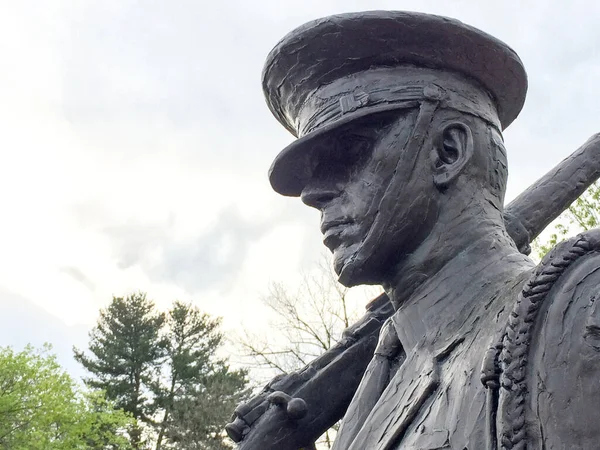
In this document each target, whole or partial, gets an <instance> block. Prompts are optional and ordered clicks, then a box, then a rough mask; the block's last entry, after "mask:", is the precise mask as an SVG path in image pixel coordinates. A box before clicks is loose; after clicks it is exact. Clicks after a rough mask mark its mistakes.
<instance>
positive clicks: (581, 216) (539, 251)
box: [532, 181, 600, 259]
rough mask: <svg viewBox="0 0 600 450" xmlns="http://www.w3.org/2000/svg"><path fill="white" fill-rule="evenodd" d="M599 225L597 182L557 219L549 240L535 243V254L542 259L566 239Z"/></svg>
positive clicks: (599, 183)
mask: <svg viewBox="0 0 600 450" xmlns="http://www.w3.org/2000/svg"><path fill="white" fill-rule="evenodd" d="M599 225H600V182H598V181H597V182H595V183H594V184H592V185H591V186H590V187H589V188H588V189H587V190H586V191H585V192H584V193H583V194H582V195H581V196H580V197H579V198H578V199H577V200H575V201H574V202H573V204H572V205H571V206H569V208H568V209H567V210H566V211H565V212H563V213H562V214H561V215H560V216H559V217H558V219H556V221H555V225H554V227H553V229H552V231H551V233H550V237H549V238H547V239H546V240H545V241H542V240H541V239H540V238H538V239H536V240H535V241H534V242H533V244H532V249H533V254H534V255H535V256H537V257H538V258H539V259H541V258H543V257H544V255H545V254H546V253H548V252H549V251H550V250H551V249H552V248H553V247H554V246H555V245H556V244H558V243H559V242H561V241H563V240H564V239H567V238H568V237H570V236H573V235H575V234H577V233H581V232H582V231H586V230H590V229H592V228H596V227H598V226H599Z"/></svg>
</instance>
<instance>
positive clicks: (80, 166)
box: [0, 0, 600, 366]
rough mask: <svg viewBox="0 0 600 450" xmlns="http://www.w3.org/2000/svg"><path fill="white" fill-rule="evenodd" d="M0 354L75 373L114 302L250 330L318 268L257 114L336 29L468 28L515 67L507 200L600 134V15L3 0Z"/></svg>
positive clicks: (493, 6)
mask: <svg viewBox="0 0 600 450" xmlns="http://www.w3.org/2000/svg"><path fill="white" fill-rule="evenodd" d="M0 5H1V7H0V130H1V133H0V140H1V141H0V142H1V147H0V148H1V151H2V164H1V165H0V192H2V200H3V203H2V205H3V220H2V222H1V224H0V306H1V309H0V312H1V317H0V345H23V343H25V342H33V343H34V344H36V345H40V344H41V343H42V342H44V341H50V342H53V343H54V344H55V346H56V348H57V351H58V352H59V354H60V355H61V361H62V362H63V363H64V364H65V365H67V366H69V365H70V363H68V362H67V360H68V359H69V358H70V347H71V345H72V344H74V343H75V344H77V345H80V346H82V345H85V342H86V332H87V330H88V329H89V327H90V326H92V325H93V323H94V322H95V319H96V316H97V313H98V309H99V308H101V307H103V306H105V305H106V304H107V303H108V302H109V301H110V299H111V297H112V295H118V296H120V295H125V294H127V293H129V292H131V291H134V290H142V291H146V292H148V294H149V296H150V297H151V298H153V299H154V300H155V301H156V302H157V304H158V305H159V306H160V307H166V306H167V305H168V304H169V303H170V302H171V301H172V300H173V299H176V298H177V299H180V300H186V301H193V302H195V303H196V304H197V305H199V306H200V307H201V308H202V309H204V310H206V311H207V312H209V313H211V314H215V315H220V316H223V317H224V320H225V326H226V327H227V328H231V329H233V328H237V327H239V326H242V325H244V326H246V327H251V324H250V322H251V321H252V319H253V318H256V317H257V316H259V315H260V314H261V311H262V310H261V308H262V305H261V303H260V301H259V297H260V295H261V293H264V292H265V290H266V287H267V285H268V283H269V281H271V280H279V281H284V282H289V283H294V280H295V279H296V277H297V275H298V274H299V273H300V272H301V271H302V270H307V269H309V268H310V267H312V265H313V264H314V263H315V261H316V260H317V258H318V255H319V253H320V252H321V246H322V244H321V242H320V241H321V237H320V235H319V232H318V220H319V219H318V214H317V213H316V211H311V210H310V209H309V208H307V207H305V206H304V205H302V204H301V202H300V201H299V200H297V199H287V198H283V197H279V196H278V195H276V194H275V193H274V192H273V191H272V190H271V188H270V186H269V183H268V180H267V177H266V173H267V169H268V168H269V166H270V163H271V161H272V159H273V157H274V156H275V155H276V154H277V152H278V151H279V150H280V149H281V148H283V147H284V146H285V145H286V144H288V143H289V142H290V141H291V140H292V136H291V135H289V134H288V133H287V132H286V131H285V130H284V129H283V127H281V126H280V125H279V124H278V122H277V121H276V120H275V119H274V118H272V117H271V115H270V113H269V111H268V109H267V107H266V105H265V102H264V100H263V97H262V91H261V87H260V74H261V69H262V64H263V62H264V59H265V56H266V55H267V53H268V52H269V50H270V49H271V48H272V47H273V45H274V44H275V43H276V42H277V41H278V40H279V39H280V38H281V37H282V36H283V35H284V34H286V33H287V32H289V31H290V30H292V29H293V28H294V27H296V26H298V25H301V24H302V23H304V22H306V21H308V20H311V19H315V18H318V17H322V16H325V15H329V14H333V13H339V12H345V11H360V10H365V9H406V10H419V11H423V12H429V13H435V14H441V15H446V16H451V17H455V18H457V19H460V20H462V21H463V22H466V23H469V24H471V25H474V26H476V27H478V28H481V29H482V30H484V31H487V32H488V33H490V34H492V35H494V36H496V37H498V38H500V39H502V40H504V41H505V42H507V43H508V44H509V45H510V46H512V47H513V48H514V49H515V50H516V51H517V53H518V54H519V55H520V56H521V58H522V60H523V61H524V63H525V67H526V69H527V71H528V74H529V82H530V88H529V96H528V100H527V102H526V104H525V108H524V110H523V112H522V114H521V116H520V117H519V118H518V119H517V121H516V122H515V123H514V124H513V125H512V126H511V127H510V128H509V129H508V130H507V132H506V134H505V137H506V143H507V148H508V152H509V169H510V178H509V193H508V199H509V200H510V198H512V197H514V196H515V195H516V194H518V193H519V192H520V191H522V190H523V189H524V188H525V187H527V186H528V185H529V184H530V183H532V182H533V181H535V180H536V179H537V178H538V177H540V176H542V175H543V174H544V173H545V172H546V171H548V170H549V169H550V168H551V167H552V166H554V165H555V164H556V163H558V162H559V161H560V160H562V159H563V158H564V157H566V156H567V155H568V154H569V153H570V152H572V151H573V150H575V149H576V148H577V147H578V146H579V145H580V144H582V143H583V142H584V141H585V140H586V139H587V138H588V137H589V136H590V135H591V134H593V133H596V132H598V131H600V120H599V118H600V93H599V92H598V90H599V88H598V80H599V79H600V51H599V45H600V27H599V26H598V23H600V3H598V2H592V1H571V2H569V3H568V4H567V2H563V1H556V0H555V1H548V0H545V1H518V2H517V1H514V2H510V1H504V2H482V1H447V0H446V1H422V0H421V1H418V2H417V1H398V0H396V1H376V0H370V1H348V0H343V1H324V0H320V1H308V0H304V1H302V2H288V1H284V0H271V1H262V2H261V1H242V0H240V1H227V0H221V1H219V2H210V3H209V2H203V1H201V0H195V1H187V0H178V1H167V0H163V1H158V0H157V1H150V0H149V1H144V2H142V1H134V0H116V1H108V0H98V1H93V0H76V1H61V0H46V1H31V0H18V1H16V0H0Z"/></svg>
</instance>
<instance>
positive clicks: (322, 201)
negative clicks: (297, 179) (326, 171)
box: [300, 182, 340, 209]
mask: <svg viewBox="0 0 600 450" xmlns="http://www.w3.org/2000/svg"><path fill="white" fill-rule="evenodd" d="M339 193H340V190H339V188H338V187H337V186H335V184H333V183H327V184H326V183H323V182H318V183H314V182H313V183H309V184H307V185H306V186H305V187H304V189H302V193H301V194H300V198H301V199H302V201H303V202H304V204H305V205H308V206H311V207H313V208H316V209H322V208H324V207H325V205H327V203H329V202H330V201H331V200H333V199H334V198H336V197H337V196H338V195H339Z"/></svg>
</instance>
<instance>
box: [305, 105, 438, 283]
mask: <svg viewBox="0 0 600 450" xmlns="http://www.w3.org/2000/svg"><path fill="white" fill-rule="evenodd" d="M415 117H416V111H412V112H407V111H404V112H398V111H396V112H394V113H393V114H390V113H387V114H385V115H381V114H380V115H377V116H369V117H368V118H366V119H361V120H360V121H355V122H352V123H351V124H349V125H347V126H345V127H344V128H343V129H340V130H339V132H336V133H335V134H336V135H335V136H334V137H332V138H331V139H330V140H329V142H326V143H325V144H324V145H325V147H324V148H323V149H321V151H318V152H315V155H316V156H315V158H316V159H315V161H314V162H313V165H314V166H315V169H314V171H313V175H312V177H311V179H310V180H309V182H308V183H307V185H306V186H305V188H304V189H303V191H302V195H301V198H302V201H303V202H304V203H306V204H307V205H309V206H312V207H314V208H317V209H319V210H320V211H321V232H322V233H323V236H324V239H323V242H324V244H325V245H326V246H327V247H328V248H329V250H331V251H332V252H333V255H334V268H335V270H336V272H337V273H338V275H339V274H341V273H342V271H343V269H344V267H345V266H347V265H348V264H350V263H353V261H354V262H355V260H356V259H357V256H358V255H359V251H361V247H362V246H363V245H364V242H365V239H366V238H367V236H368V234H369V233H370V232H373V231H375V232H377V233H380V232H382V233H383V235H382V237H383V238H382V239H380V243H381V245H378V246H379V247H380V248H375V249H373V251H371V250H370V249H369V250H368V252H369V253H374V252H376V253H377V258H370V257H369V258H366V259H368V260H369V261H368V262H365V265H368V267H361V268H360V271H359V272H360V273H361V275H360V276H357V277H354V278H356V279H351V280H346V281H344V284H347V285H356V284H376V283H381V282H382V277H383V273H382V272H383V271H385V270H386V267H388V268H389V264H394V263H396V262H397V261H394V260H393V259H394V258H396V259H397V258H401V255H402V252H403V250H405V251H409V250H410V249H411V248H412V247H413V246H414V245H417V244H418V239H419V235H420V231H422V230H419V224H420V223H421V224H422V223H424V222H425V220H424V219H423V217H422V215H423V214H424V215H425V216H427V214H428V212H427V209H428V207H429V205H424V206H423V205H421V204H420V203H419V202H418V201H415V200H416V199H417V200H418V199H422V198H424V195H423V194H425V197H427V194H428V191H429V190H431V189H432V187H433V183H432V182H431V177H428V176H427V175H426V174H424V172H426V171H427V170H428V169H429V164H428V163H427V161H428V159H427V158H426V157H423V155H421V157H419V158H418V159H417V162H416V165H415V167H414V168H413V169H412V172H411V174H409V176H408V177H407V178H409V179H407V180H396V179H395V178H397V177H398V176H395V170H396V166H397V164H398V161H399V157H400V154H401V150H402V148H403V147H404V144H405V143H406V141H407V139H408V138H409V136H410V134H411V131H412V127H413V124H414V119H415ZM421 153H423V152H421ZM413 175H416V176H413ZM397 181H400V182H402V181H406V186H405V188H403V190H402V195H401V197H400V198H398V199H397V202H394V204H395V210H394V211H379V205H380V202H381V199H382V198H383V196H384V193H385V191H386V188H387V187H388V185H389V184H390V182H397ZM421 206H423V207H422V208H421ZM380 214H392V215H393V223H394V225H398V224H399V226H397V227H396V226H394V227H390V229H387V230H372V228H373V224H374V223H375V219H376V217H377V216H378V215H380ZM363 253H364V249H363ZM367 256H370V255H367ZM358 259H360V260H363V259H365V255H362V256H361V257H360V258H358ZM374 259H375V260H374ZM361 264H362V263H361Z"/></svg>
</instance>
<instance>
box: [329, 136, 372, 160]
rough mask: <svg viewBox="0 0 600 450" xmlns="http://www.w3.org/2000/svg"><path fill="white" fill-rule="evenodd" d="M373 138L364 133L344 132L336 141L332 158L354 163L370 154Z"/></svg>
mask: <svg viewBox="0 0 600 450" xmlns="http://www.w3.org/2000/svg"><path fill="white" fill-rule="evenodd" d="M372 144H373V142H372V140H371V139H370V138H369V137H368V136H365V135H363V134H355V133H343V134H341V135H340V136H339V137H338V139H337V140H336V143H335V148H334V150H333V154H332V159H334V160H339V161H340V162H342V161H344V162H345V163H346V164H348V165H354V164H356V163H358V162H359V161H361V160H362V159H363V158H365V157H366V156H368V155H369V153H370V152H371V150H372Z"/></svg>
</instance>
